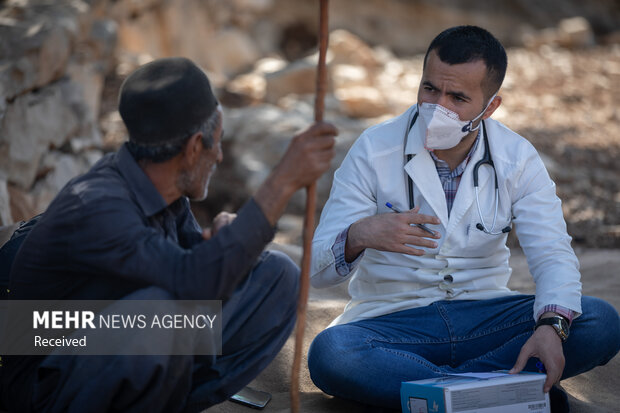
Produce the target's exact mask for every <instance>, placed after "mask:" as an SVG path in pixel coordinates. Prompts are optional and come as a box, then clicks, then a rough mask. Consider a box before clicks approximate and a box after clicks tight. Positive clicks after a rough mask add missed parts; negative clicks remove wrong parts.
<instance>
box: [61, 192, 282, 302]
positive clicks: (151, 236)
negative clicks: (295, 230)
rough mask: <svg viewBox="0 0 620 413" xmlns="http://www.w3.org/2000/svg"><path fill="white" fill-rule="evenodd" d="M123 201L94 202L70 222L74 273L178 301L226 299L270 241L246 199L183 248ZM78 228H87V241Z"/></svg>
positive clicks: (268, 230) (264, 221) (263, 221)
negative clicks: (226, 221)
mask: <svg viewBox="0 0 620 413" xmlns="http://www.w3.org/2000/svg"><path fill="white" fill-rule="evenodd" d="M131 208H136V206H135V205H134V204H132V203H131V202H130V201H128V200H118V199H116V200H109V201H106V202H100V203H99V204H98V205H97V206H96V207H95V209H93V208H89V211H88V214H84V215H83V216H81V217H80V219H79V220H75V224H74V226H73V229H72V231H71V232H72V236H73V237H74V238H75V239H71V236H70V237H69V239H68V242H67V244H68V245H71V248H72V251H71V252H70V256H71V260H70V266H71V268H72V270H74V271H76V272H84V273H89V274H93V273H94V274H95V275H97V274H99V275H101V276H106V277H117V278H119V281H120V282H122V280H128V281H134V282H138V283H143V284H148V285H156V286H159V287H161V288H164V289H166V290H167V291H170V292H171V293H172V294H174V295H175V297H177V298H178V299H186V300H215V299H226V298H228V297H229V296H230V295H231V294H232V292H233V291H234V290H235V288H236V286H237V285H238V284H239V282H240V281H242V280H243V279H244V278H245V277H246V275H247V274H248V272H249V271H250V270H251V268H252V266H253V265H254V263H255V262H256V260H257V258H258V256H259V255H260V253H261V252H262V251H263V248H264V247H265V246H266V245H267V243H268V242H269V241H270V240H271V239H272V238H273V234H274V231H273V228H272V227H271V226H270V225H269V222H268V221H267V218H266V217H265V216H264V214H263V212H262V211H261V210H260V207H259V206H258V204H256V202H255V201H254V200H253V199H250V201H248V202H247V203H246V204H245V205H244V206H243V207H242V208H241V209H240V210H239V212H238V214H237V218H236V219H235V220H234V221H233V222H232V223H231V224H230V225H227V226H225V227H224V228H222V229H221V230H220V231H218V233H217V235H216V236H214V237H213V238H211V239H210V240H208V241H205V240H202V241H200V242H195V243H194V245H193V246H192V247H191V248H183V247H181V246H180V245H178V244H176V243H175V242H173V241H170V240H169V239H166V238H165V237H164V236H162V234H160V233H159V232H157V231H156V230H155V229H153V228H151V227H149V226H146V225H145V223H144V222H142V218H141V216H140V215H139V214H138V213H131ZM81 228H89V233H90V234H96V235H94V236H91V237H89V238H87V239H85V237H84V233H83V231H80V229H81Z"/></svg>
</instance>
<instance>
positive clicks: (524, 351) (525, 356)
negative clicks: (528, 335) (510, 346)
mask: <svg viewBox="0 0 620 413" xmlns="http://www.w3.org/2000/svg"><path fill="white" fill-rule="evenodd" d="M531 356H532V355H531V354H530V351H529V349H528V348H527V343H525V345H524V346H523V347H521V351H520V352H519V357H517V361H516V362H515V365H514V366H513V367H512V368H511V369H510V371H509V372H508V373H510V374H516V373H520V372H521V370H523V369H524V368H525V365H526V364H527V361H528V360H529V359H530V357H531Z"/></svg>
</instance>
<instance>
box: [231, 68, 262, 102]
mask: <svg viewBox="0 0 620 413" xmlns="http://www.w3.org/2000/svg"><path fill="white" fill-rule="evenodd" d="M266 88H267V82H266V81H265V77H264V76H263V75H261V74H258V73H254V72H253V73H247V74H245V75H241V76H237V77H236V78H235V79H233V80H232V81H231V82H229V83H228V85H227V86H226V90H227V91H228V92H229V93H234V94H237V95H241V96H244V97H246V98H247V99H248V104H249V103H256V102H259V101H261V100H263V98H264V97H265V90H266Z"/></svg>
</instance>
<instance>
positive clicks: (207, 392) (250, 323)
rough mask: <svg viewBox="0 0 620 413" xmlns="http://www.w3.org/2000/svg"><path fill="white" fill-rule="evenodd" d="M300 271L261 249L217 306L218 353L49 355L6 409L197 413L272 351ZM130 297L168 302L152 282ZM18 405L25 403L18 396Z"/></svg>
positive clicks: (291, 309)
mask: <svg viewBox="0 0 620 413" xmlns="http://www.w3.org/2000/svg"><path fill="white" fill-rule="evenodd" d="M298 281H299V268H298V267H297V265H295V264H294V263H293V261H291V259H290V258H288V256H286V255H285V254H282V253H280V252H274V251H269V252H264V253H263V254H262V255H261V257H260V259H259V260H258V263H257V264H256V266H255V267H254V268H253V270H252V271H251V272H250V274H249V275H248V277H247V279H246V280H245V281H244V282H243V283H242V284H241V285H239V287H238V288H237V290H236V291H235V292H234V293H233V295H232V296H231V298H230V299H229V300H227V301H226V302H224V304H223V308H222V318H223V328H222V355H221V356H191V355H188V356H179V355H177V356H172V355H161V356H123V355H118V356H48V357H46V358H45V360H43V362H42V364H41V365H40V366H39V368H38V370H37V371H36V372H35V373H36V375H35V377H33V382H34V383H33V388H32V393H31V402H30V405H29V406H23V405H22V406H18V403H19V402H20V401H17V400H15V401H13V402H12V403H10V405H11V406H12V407H11V410H12V411H44V412H80V413H83V412H88V413H96V412H107V411H134V412H146V411H148V412H166V413H169V412H180V411H183V412H198V411H202V410H204V409H206V408H208V407H210V406H213V405H215V404H217V403H220V402H223V401H225V400H227V399H228V398H229V397H230V396H232V395H233V394H235V393H236V392H238V391H239V390H240V389H242V388H243V387H244V386H245V385H246V384H248V383H249V382H250V381H252V380H253V379H254V378H255V377H256V376H257V375H258V374H259V373H260V372H261V371H262V370H263V369H264V368H265V367H267V365H268V364H269V363H270V362H271V361H272V360H273V358H274V357H275V356H276V355H277V354H278V352H279V351H280V349H281V348H282V346H283V345H284V343H285V342H286V339H287V338H288V336H289V334H290V332H291V330H292V329H293V326H294V325H295V319H296V309H297V290H298V286H299V285H298ZM125 298H126V299H133V300H143V299H151V300H165V299H174V297H173V296H172V295H171V294H170V293H168V292H167V291H165V290H163V289H161V288H158V287H149V288H144V289H141V290H137V291H136V292H134V293H132V294H131V295H129V296H127V297H125ZM21 403H24V401H23V400H22V401H21Z"/></svg>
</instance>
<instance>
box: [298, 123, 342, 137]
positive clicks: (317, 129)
mask: <svg viewBox="0 0 620 413" xmlns="http://www.w3.org/2000/svg"><path fill="white" fill-rule="evenodd" d="M303 133H312V134H313V135H330V136H337V135H338V128H336V127H335V126H334V125H332V124H331V123H328V122H315V123H313V124H312V125H310V127H309V128H308V129H306V131H305V132H303Z"/></svg>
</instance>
